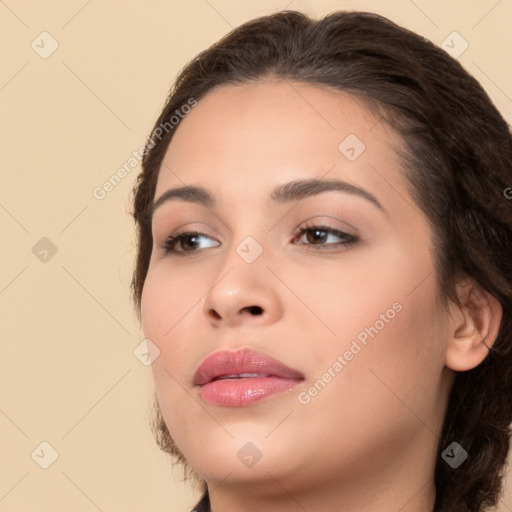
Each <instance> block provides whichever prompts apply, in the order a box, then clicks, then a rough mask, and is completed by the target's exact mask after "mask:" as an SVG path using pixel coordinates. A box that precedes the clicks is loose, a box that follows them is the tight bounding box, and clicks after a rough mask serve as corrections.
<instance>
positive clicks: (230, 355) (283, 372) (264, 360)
mask: <svg viewBox="0 0 512 512" xmlns="http://www.w3.org/2000/svg"><path fill="white" fill-rule="evenodd" d="M242 373H258V374H261V375H262V376H273V377H280V378H282V379H294V380H299V379H300V380H303V379H304V375H303V374H302V373H301V372H299V371H298V370H294V369H293V368H290V367H289V366H287V365H285V364H284V363H282V362H281V361H278V360H277V359H274V358H273V357H270V356H268V355H267V354H263V353H262V352H256V351H254V350H248V349H239V350H237V351H231V350H218V351H217V352H214V353H213V354H210V355H209V356H207V357H206V359H205V360H204V361H203V362H202V363H201V364H200V365H199V367H198V368H197V370H196V373H195V374H194V385H195V386H201V385H203V384H206V383H207V382H210V381H211V380H213V379H215V378H216V377H222V376H226V375H238V374H242Z"/></svg>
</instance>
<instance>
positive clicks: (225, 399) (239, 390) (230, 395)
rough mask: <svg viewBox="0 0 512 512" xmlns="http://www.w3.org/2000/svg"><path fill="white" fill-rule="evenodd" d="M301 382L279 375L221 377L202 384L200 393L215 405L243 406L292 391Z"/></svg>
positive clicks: (204, 398)
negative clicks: (237, 377) (239, 377)
mask: <svg viewBox="0 0 512 512" xmlns="http://www.w3.org/2000/svg"><path fill="white" fill-rule="evenodd" d="M301 382H302V381H300V380H295V379H282V378H279V377H251V378H242V379H220V380H213V381H210V382H208V383H207V384H204V385H202V386H201V388H200V391H199V394H200V395H201V397H202V398H203V400H205V401H206V402H209V403H211V404H214V405H223V406H226V407H243V406H245V405H251V404H253V403H255V402H259V401H260V400H262V399H263V398H266V397H268V396H271V395H274V394H275V393H282V392H284V391H290V390H291V389H293V388H294V387H295V386H298V385H299V384H300V383H301Z"/></svg>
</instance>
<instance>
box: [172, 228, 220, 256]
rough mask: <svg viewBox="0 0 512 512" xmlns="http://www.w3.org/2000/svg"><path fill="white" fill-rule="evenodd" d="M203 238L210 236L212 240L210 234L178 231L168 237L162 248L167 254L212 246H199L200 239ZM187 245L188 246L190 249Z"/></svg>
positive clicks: (195, 250) (194, 250) (193, 250)
mask: <svg viewBox="0 0 512 512" xmlns="http://www.w3.org/2000/svg"><path fill="white" fill-rule="evenodd" d="M202 238H209V239H210V240H212V239H211V238H210V237H209V236H207V235H205V234H204V233H199V232H197V231H186V232H184V233H177V234H175V235H170V236H169V237H168V238H167V240H166V241H165V242H164V243H163V244H162V249H163V250H164V251H165V253H166V254H168V253H187V252H188V253H190V252H197V250H198V249H206V248H207V247H211V245H206V246H203V247H199V240H201V239H202ZM186 247H188V249H187V248H186Z"/></svg>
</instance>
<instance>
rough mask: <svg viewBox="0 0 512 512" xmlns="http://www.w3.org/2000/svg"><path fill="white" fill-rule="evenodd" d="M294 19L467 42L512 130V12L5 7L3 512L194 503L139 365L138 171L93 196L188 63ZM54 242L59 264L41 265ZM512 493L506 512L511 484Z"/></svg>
mask: <svg viewBox="0 0 512 512" xmlns="http://www.w3.org/2000/svg"><path fill="white" fill-rule="evenodd" d="M285 7H288V8H292V9H298V10H303V11H306V12H309V13H310V14H314V15H323V14H326V13H327V12H329V11H331V10H335V9H343V8H347V9H361V10H370V11H375V12H378V13H381V14H384V15H386V16H388V17H390V18H391V19H393V20H394V21H396V22H398V23H400V24H402V25H404V26H406V27H408V28H411V29H412V30H414V31H416V32H419V33H421V34H423V35H425V36H426V37H428V38H430V39H431V40H433V41H434V42H436V43H438V44H440V43H441V42H442V41H443V40H444V39H445V38H446V37H447V36H448V34H450V33H452V32H453V31H457V32H459V33H460V34H461V35H462V36H463V38H464V39H465V40H466V41H467V42H468V43H469V47H468V49H467V50H466V51H465V52H464V53H463V54H462V55H461V56H460V61H461V62H462V63H463V65H464V66H465V67H466V68H467V69H468V70H469V71H470V73H472V74H473V75H475V76H476V78H477V79H479V80H480V81H481V83H482V85H483V86H484V87H485V88H486V90H487V91H488V93H489V94H490V96H491V97H492V99H493V101H494V102H495V103H496V105H497V106H498V108H499V109H500V110H501V112H502V113H503V114H504V115H505V116H506V118H507V120H508V121H509V122H511V121H512V74H511V71H510V69H511V68H510V63H511V58H510V56H511V55H512V31H511V30H510V27H511V26H512V1H511V0H500V1H497V0H489V1H487V0H482V1H473V2H467V1H465V2H462V1H459V2H455V1H450V2H446V1H430V0H414V1H412V0H410V1H409V0H403V1H386V2H377V1H375V0H374V1H320V0H316V1H301V0H293V1H290V0H283V1H277V0H266V1H259V2H249V1H233V0H209V1H206V0H191V1H188V2H187V1H165V2H164V1H151V2H150V1H139V2H135V1H132V2H128V1H105V0H92V1H91V0H89V1H87V0H79V1H60V2H57V1H55V2H50V1H21V0H5V1H4V0H1V1H0V39H1V41H0V42H1V49H2V50H1V62H2V66H1V69H0V106H1V119H2V123H1V138H2V142H3V145H2V148H3V149H2V153H1V168H2V187H1V190H0V222H1V224H0V226H1V236H2V260H1V269H2V273H1V276H0V308H1V315H2V331H1V339H2V352H1V357H0V375H1V385H0V429H1V446H2V451H1V462H0V512H3V511H9V512H15V511H23V512H27V511H32V512H40V511H41V512H42V511H52V512H64V511H66V512H68V511H70V510H73V511H74V512H81V511H84V512H85V511H97V510H100V511H104V512H117V511H123V512H130V511H140V510H144V511H148V512H149V511H151V512H158V511H166V512H172V511H176V512H177V511H185V510H187V509H188V507H190V506H192V505H193V504H194V503H195V500H196V498H197V495H196V494H194V492H193V491H192V490H191V488H190V486H189V485H188V484H184V483H182V482H180V478H181V471H180V470H179V469H175V470H173V469H172V467H171V464H170V461H169V460H168V458H167V457H166V456H165V455H164V454H163V453H161V452H160V451H159V450H158V448H157V447H156V444H155V443H154V441H153V438H152V436H151V433H150V430H149V427H148V413H149V407H150V403H151V402H150V399H151V393H152V381H151V373H150V369H149V368H148V367H146V366H144V365H143V364H141V362H140V361H139V360H138V359H137V358H136V357H135V356H134V355H133V350H134V348H135V347H136V346H137V345H138V344H139V343H140V341H141V340H142V339H143V335H142V332H141V330H140V328H139V327H138V325H137V322H136V319H135V316H134V315H133V313H132V309H131V304H130V302H129V284H130V277H131V268H132V263H133V259H134V256H135V252H134V244H133V226H132V222H131V218H130V216H129V215H128V214H127V212H128V211H129V210H130V209H131V204H130V190H131V187H132V184H133V180H134V178H135V176H136V173H137V172H138V171H139V167H137V168H135V169H134V170H133V171H132V172H131V173H130V174H129V175H128V176H127V177H126V178H125V179H124V180H123V181H122V182H121V183H120V184H119V185H118V186H117V187H115V188H114V189H113V190H112V191H110V192H109V193H108V194H107V195H106V197H105V198H104V199H103V200H98V199H96V198H95V197H94V196H93V189H94V188H95V187H98V186H101V185H102V184H103V183H104V182H105V181H106V180H107V179H108V178H109V177H110V176H111V175H112V174H113V173H114V172H115V171H116V170H117V169H118V168H119V167H121V166H122V165H123V164H124V163H125V162H126V161H127V160H128V159H129V157H130V156H131V155H132V152H133V151H137V150H138V149H139V148H140V146H141V145H143V144H144V141H145V138H146V136H147V135H148V133H149V130H150V128H151V127H152V124H153V122H154V121H155V119H156V117H157V115H158V114H159V111H160V109H161V107H162V105H163V102H164V100H165V97H166V94H167V90H168V87H169V86H170V84H171V82H172V80H173V78H174V77H175V74H176V73H177V71H178V70H179V69H180V68H181V67H182V66H183V65H184V64H185V63H186V62H187V61H188V60H189V59H190V58H192V57H193V56H194V55H195V54H196V53H197V52H199V51H200V50H202V49H204V48H205V47H207V46H208V45H210V44H211V43H213V42H214V41H216V40H217V39H218V38H220V37H221V36H222V35H224V34H225V33H226V32H227V31H228V30H230V29H231V28H232V27H234V26H236V25H239V24H240V23H242V22H244V21H246V20H248V19H250V18H253V17H256V16H259V15H263V14H268V13H271V12H275V11H277V10H280V9H282V8H285ZM44 31H46V32H48V33H49V34H50V35H51V37H53V38H54V39H55V40H56V41H57V43H58V45H59V46H58V49H57V50H56V51H55V52H54V53H53V54H52V55H50V56H49V57H47V58H46V59H44V58H42V57H41V56H40V54H39V53H36V51H35V50H34V49H32V47H31V43H32V41H34V40H35V43H34V45H38V46H36V48H38V51H39V52H40V53H41V52H43V51H48V50H49V49H51V40H50V39H49V38H48V36H39V34H41V32H44ZM41 39H43V42H41ZM43 237H47V238H48V239H49V240H51V242H52V243H53V244H54V245H55V246H56V249H57V252H56V254H54V255H52V253H51V251H50V252H48V253H47V255H46V259H47V261H45V262H43V261H41V260H40V258H44V255H45V253H44V250H45V249H48V247H47V245H45V244H48V242H45V241H43V242H39V240H40V239H41V238H43ZM38 242H39V243H40V244H42V245H41V246H36V248H37V250H35V252H36V253H38V252H39V254H34V253H33V249H32V248H33V247H34V245H35V244H36V243H38ZM41 251H43V252H41ZM43 441H46V442H48V443H50V445H51V446H53V447H54V449H55V450H56V451H57V452H58V458H57V459H56V461H55V462H54V463H53V464H52V465H51V466H50V467H48V469H42V468H41V467H39V465H38V464H37V463H36V461H38V462H40V463H44V462H45V461H46V462H48V461H49V460H50V459H49V457H50V455H51V454H50V451H49V449H48V448H45V447H44V446H43V447H42V448H41V447H39V445H40V443H41V442H43ZM38 447H39V448H38ZM34 450H36V452H35V455H34V459H33V458H32V457H31V454H32V452H33V451H34ZM41 450H42V451H41ZM173 471H174V472H173ZM507 487H508V495H507V496H506V497H505V499H504V503H503V505H502V506H501V508H500V511H503V512H505V511H512V490H511V488H512V476H511V477H510V478H509V480H508V483H507Z"/></svg>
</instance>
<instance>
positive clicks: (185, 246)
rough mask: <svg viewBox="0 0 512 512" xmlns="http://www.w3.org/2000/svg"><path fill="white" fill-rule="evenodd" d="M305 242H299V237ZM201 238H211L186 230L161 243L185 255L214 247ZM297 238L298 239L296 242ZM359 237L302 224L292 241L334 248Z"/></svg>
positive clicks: (346, 244)
mask: <svg viewBox="0 0 512 512" xmlns="http://www.w3.org/2000/svg"><path fill="white" fill-rule="evenodd" d="M304 238H305V239H306V240H307V241H306V242H300V240H301V239H304ZM329 238H331V240H332V238H334V239H336V238H337V239H339V240H341V241H340V242H334V243H327V240H329ZM201 239H206V240H213V239H212V238H210V237H209V236H208V235H206V234H204V233H200V232H198V231H186V232H183V233H177V234H173V235H170V236H169V237H168V238H167V239H166V240H165V242H164V243H163V244H162V246H161V247H162V249H163V250H164V251H165V254H176V255H180V256H185V255H186V253H189V254H191V253H196V252H198V251H199V250H202V249H207V248H209V247H215V243H216V242H213V243H207V244H204V245H203V246H202V247H201V245H200V241H201ZM297 240H299V241H298V242H297ZM358 241H359V239H358V238H357V237H356V236H354V235H351V234H349V233H345V232H344V231H340V230H338V229H334V228H330V227H328V226H314V225H313V226H308V225H307V226H302V227H300V228H299V229H298V230H297V231H296V232H295V234H294V238H293V241H292V242H293V243H294V244H295V245H311V246H313V247H314V248H315V250H325V249H335V248H337V247H340V246H344V247H348V246H351V245H353V244H355V243H357V242H358Z"/></svg>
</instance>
